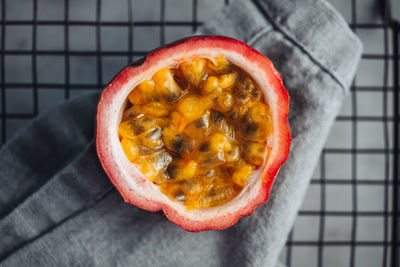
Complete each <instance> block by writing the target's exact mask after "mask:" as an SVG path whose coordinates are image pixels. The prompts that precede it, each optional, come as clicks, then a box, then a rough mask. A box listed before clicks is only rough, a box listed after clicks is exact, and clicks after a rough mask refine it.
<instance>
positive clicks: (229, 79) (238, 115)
mask: <svg viewBox="0 0 400 267" xmlns="http://www.w3.org/2000/svg"><path fill="white" fill-rule="evenodd" d="M128 100H129V103H130V106H128V107H127V109H126V110H125V111H124V113H123V118H122V122H121V124H120V125H119V129H118V134H119V138H120V141H121V145H122V148H123V151H124V153H125V155H126V156H127V158H128V159H129V161H131V162H133V163H134V164H135V165H136V166H137V168H138V169H139V170H140V171H141V172H142V173H143V175H144V176H145V177H146V178H147V179H149V180H150V181H151V182H153V183H154V184H157V185H159V186H160V189H161V192H162V193H164V194H165V195H167V196H168V197H169V198H171V199H172V200H175V201H178V202H182V203H184V204H185V206H186V207H187V209H189V210H190V209H194V208H207V207H212V206H217V205H221V204H224V203H226V202H228V201H229V200H231V199H233V198H234V197H235V196H236V195H238V194H239V193H240V191H241V190H242V189H243V187H245V186H246V184H247V183H248V180H249V178H250V177H251V176H252V174H253V173H254V171H255V170H256V169H257V168H258V167H260V166H261V165H262V163H263V161H264V158H265V154H266V151H267V150H268V146H267V140H268V137H269V136H270V135H271V133H272V131H273V127H272V122H271V114H270V110H269V107H268V105H267V104H266V102H265V99H264V96H263V94H262V92H261V90H260V89H259V88H257V86H256V83H255V82H254V81H253V80H252V79H251V78H250V76H249V75H248V74H246V73H245V72H244V71H242V70H241V69H239V68H238V67H236V66H235V65H233V64H232V63H230V62H229V61H228V60H227V59H226V58H225V57H222V56H221V57H215V58H213V59H212V60H210V59H206V58H194V59H191V60H188V61H184V62H182V63H181V64H180V65H179V66H178V67H174V68H168V67H165V68H162V69H160V70H158V71H157V72H156V73H155V74H154V75H153V76H152V78H151V79H149V80H146V81H142V82H141V83H140V84H139V85H138V86H136V87H135V88H134V89H133V90H132V92H131V93H130V94H129V96H128Z"/></svg>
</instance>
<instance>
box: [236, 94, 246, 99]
mask: <svg viewBox="0 0 400 267" xmlns="http://www.w3.org/2000/svg"><path fill="white" fill-rule="evenodd" d="M237 98H238V99H246V98H247V95H245V94H240V95H238V96H237Z"/></svg>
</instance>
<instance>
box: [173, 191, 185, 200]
mask: <svg viewBox="0 0 400 267" xmlns="http://www.w3.org/2000/svg"><path fill="white" fill-rule="evenodd" d="M175 198H176V199H177V200H179V201H185V200H186V197H185V193H183V191H182V190H181V189H179V190H177V191H176V192H175Z"/></svg>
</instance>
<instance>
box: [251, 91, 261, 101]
mask: <svg viewBox="0 0 400 267" xmlns="http://www.w3.org/2000/svg"><path fill="white" fill-rule="evenodd" d="M251 95H252V96H253V97H254V98H255V99H259V98H260V97H261V92H260V91H259V90H257V89H254V90H253V91H252V92H251Z"/></svg>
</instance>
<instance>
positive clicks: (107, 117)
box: [96, 36, 291, 232]
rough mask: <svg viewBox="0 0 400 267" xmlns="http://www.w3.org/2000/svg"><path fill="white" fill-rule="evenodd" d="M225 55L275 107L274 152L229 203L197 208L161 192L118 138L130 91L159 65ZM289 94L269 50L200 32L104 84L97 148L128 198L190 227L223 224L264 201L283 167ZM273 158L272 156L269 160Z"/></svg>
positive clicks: (287, 142) (197, 228)
mask: <svg viewBox="0 0 400 267" xmlns="http://www.w3.org/2000/svg"><path fill="white" fill-rule="evenodd" d="M221 55H223V56H225V57H226V58H227V59H228V60H229V61H231V62H232V63H233V64H235V65H236V66H238V67H239V68H241V69H243V70H244V71H246V72H247V73H248V74H249V75H250V76H251V77H252V78H253V79H254V80H255V82H256V83H257V84H258V86H259V88H260V89H261V90H262V91H263V93H264V94H265V97H266V100H267V103H268V104H269V106H270V107H271V110H272V111H271V112H272V118H273V124H274V127H273V129H274V131H273V136H272V138H271V141H268V147H269V155H268V157H267V156H266V157H265V160H264V164H263V165H262V166H261V167H260V168H259V170H257V171H256V172H255V174H254V175H253V177H252V179H249V183H248V185H247V186H246V187H245V188H243V190H242V191H241V193H240V194H239V195H238V196H237V197H235V198H234V199H233V200H231V201H229V202H228V203H226V204H224V205H221V206H216V207H211V208H206V209H198V210H196V209H195V210H191V211H188V210H186V208H185V206H184V205H183V204H181V203H178V202H174V201H172V200H171V199H169V198H168V197H167V196H165V195H164V194H162V193H161V191H160V189H159V187H158V186H156V185H154V184H153V183H152V182H150V181H149V180H148V179H146V178H145V177H144V176H143V174H141V173H140V172H139V171H138V169H137V168H136V167H135V166H134V164H132V163H131V162H129V160H128V159H127V158H126V156H125V154H124V152H123V150H122V147H121V144H120V142H119V139H118V125H119V123H120V121H121V114H122V111H123V109H124V106H125V103H126V99H127V96H128V94H129V93H130V92H131V90H132V89H133V88H135V86H136V85H138V84H139V83H140V82H141V81H143V80H146V79H148V78H150V77H151V76H152V75H153V74H154V73H155V72H156V71H157V70H159V69H161V68H163V67H166V66H169V67H172V66H176V65H178V64H179V63H180V62H182V61H184V60H188V59H190V58H192V57H198V56H200V57H207V58H212V57H215V56H221ZM288 111H289V95H288V93H287V91H286V89H285V88H284V86H283V84H282V78H281V76H280V74H279V73H278V72H277V71H276V69H275V68H274V66H273V64H272V62H271V61H270V60H269V59H268V58H266V57H265V56H264V55H262V54H261V53H259V52H258V51H256V50H255V49H253V48H251V47H250V46H248V45H246V44H245V43H243V42H240V41H238V40H235V39H232V38H228V37H223V36H195V37H191V38H187V39H183V40H179V41H177V42H174V43H172V44H170V45H167V46H164V47H162V48H160V49H158V50H155V51H153V52H151V53H150V54H149V55H148V56H147V57H146V59H145V61H144V62H143V63H142V64H140V65H137V66H134V65H132V66H128V67H126V68H125V69H123V70H122V71H121V72H120V73H119V74H117V75H116V76H115V77H114V79H113V80H112V81H111V82H110V83H109V84H108V86H107V87H106V88H105V89H104V91H103V93H102V95H101V98H100V101H99V104H98V107H97V116H96V149H97V153H98V156H99V159H100V162H101V164H102V166H103V168H104V170H105V172H106V173H107V175H108V176H109V178H110V180H111V181H112V183H113V184H114V185H115V187H116V188H117V190H118V191H119V192H120V194H121V195H122V196H123V198H124V200H125V202H128V203H130V204H133V205H135V206H137V207H140V208H142V209H145V210H148V211H153V212H155V211H160V210H162V211H163V212H164V213H165V215H166V217H167V218H168V219H169V220H170V221H171V222H173V223H175V224H177V225H178V226H180V227H181V228H183V229H184V230H187V231H192V232H198V231H204V230H214V229H224V228H227V227H230V226H232V225H234V224H235V223H236V222H237V221H238V220H239V218H241V217H242V216H246V215H250V214H252V213H253V212H254V210H255V209H256V208H257V207H258V206H259V205H261V204H263V203H265V202H266V201H267V199H268V196H269V194H270V190H271V187H272V184H273V182H274V179H275V177H276V175H277V173H278V171H279V168H280V167H281V166H282V164H283V163H284V162H285V160H286V159H287V157H288V155H289V149H290V142H291V135H290V130H289V124H288V120H287V117H288ZM267 159H268V160H267Z"/></svg>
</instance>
